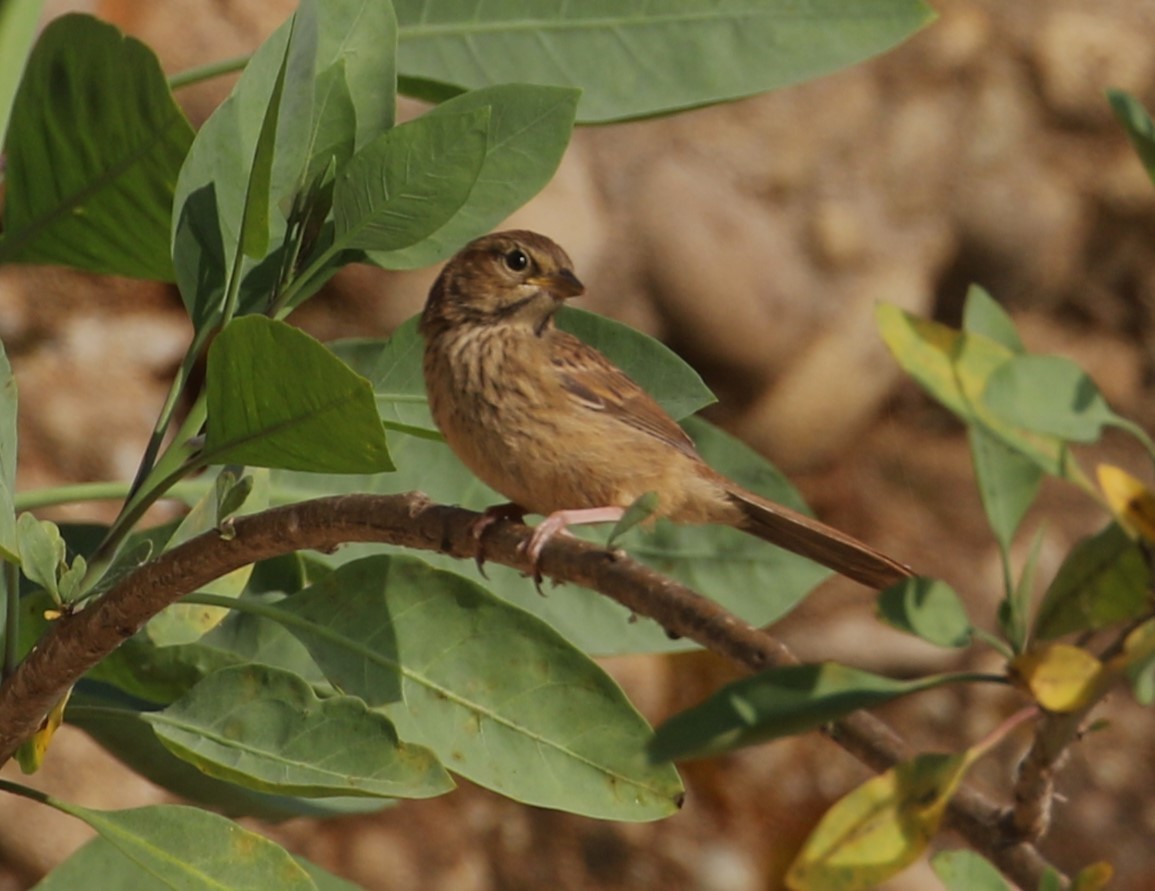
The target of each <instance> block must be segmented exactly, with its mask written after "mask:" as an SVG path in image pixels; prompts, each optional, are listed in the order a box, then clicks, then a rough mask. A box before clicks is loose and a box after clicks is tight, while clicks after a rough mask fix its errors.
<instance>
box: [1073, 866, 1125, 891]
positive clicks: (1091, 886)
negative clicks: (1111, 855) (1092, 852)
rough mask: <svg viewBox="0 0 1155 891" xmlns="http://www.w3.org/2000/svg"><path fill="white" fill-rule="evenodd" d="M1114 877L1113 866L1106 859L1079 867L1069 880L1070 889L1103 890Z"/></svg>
mask: <svg viewBox="0 0 1155 891" xmlns="http://www.w3.org/2000/svg"><path fill="white" fill-rule="evenodd" d="M1113 878H1115V868H1114V867H1113V866H1111V864H1110V863H1107V862H1106V861H1102V860H1101V861H1099V862H1098V863H1092V864H1091V865H1090V866H1087V867H1084V868H1083V869H1080V870H1079V872H1078V874H1077V875H1076V876H1075V879H1074V881H1072V882H1071V891H1103V889H1104V888H1106V887H1107V886H1108V885H1109V884H1110V883H1111V879H1113Z"/></svg>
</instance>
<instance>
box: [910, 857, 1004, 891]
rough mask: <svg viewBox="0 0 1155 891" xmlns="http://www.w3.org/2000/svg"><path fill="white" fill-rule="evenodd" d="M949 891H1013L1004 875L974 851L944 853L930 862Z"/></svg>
mask: <svg viewBox="0 0 1155 891" xmlns="http://www.w3.org/2000/svg"><path fill="white" fill-rule="evenodd" d="M930 865H931V868H932V869H933V870H934V874H935V875H936V876H938V877H939V881H941V882H942V883H943V884H944V885H946V887H947V891H1013V889H1012V888H1011V886H1010V885H1009V884H1007V881H1006V879H1004V878H1003V877H1002V874H1001V873H1000V872H999V871H998V870H997V869H995V868H994V866H992V865H991V863H990V862H989V861H987V860H984V859H983V858H982V857H980V856H979V855H978V854H976V853H975V852H974V851H943V852H941V853H939V854H936V855H935V856H934V857H933V858H931V861H930Z"/></svg>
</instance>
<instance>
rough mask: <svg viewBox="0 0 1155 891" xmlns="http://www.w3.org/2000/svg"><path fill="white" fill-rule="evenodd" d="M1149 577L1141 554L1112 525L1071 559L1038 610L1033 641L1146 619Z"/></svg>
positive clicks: (1075, 551)
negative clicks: (1140, 618) (1035, 638)
mask: <svg viewBox="0 0 1155 891" xmlns="http://www.w3.org/2000/svg"><path fill="white" fill-rule="evenodd" d="M1149 576H1150V573H1149V571H1148V568H1147V561H1146V559H1145V558H1144V556H1143V551H1142V548H1140V546H1139V545H1138V544H1136V543H1135V542H1134V541H1133V540H1132V539H1131V538H1130V536H1128V535H1127V533H1126V532H1124V531H1123V530H1122V529H1121V528H1120V527H1119V526H1118V525H1117V524H1115V523H1111V524H1110V525H1109V526H1107V527H1106V528H1105V529H1103V530H1102V531H1101V532H1099V533H1098V534H1096V535H1093V536H1091V537H1089V538H1085V539H1083V540H1082V541H1081V542H1079V543H1078V544H1077V545H1075V547H1074V548H1072V550H1071V552H1070V553H1069V554H1068V555H1067V559H1066V560H1064V561H1063V565H1062V566H1061V567H1060V568H1059V572H1058V574H1057V575H1056V576H1055V579H1054V581H1052V582H1051V585H1050V587H1049V588H1047V593H1046V594H1045V595H1044V596H1043V602H1042V604H1040V606H1039V614H1038V617H1037V619H1036V620H1035V636H1036V637H1039V638H1041V639H1043V640H1050V639H1052V638H1056V637H1060V636H1062V635H1064V634H1070V633H1071V632H1074V631H1094V630H1096V629H1099V628H1104V627H1106V626H1107V625H1112V624H1114V623H1115V622H1124V621H1126V620H1128V619H1133V618H1137V617H1138V616H1141V615H1143V613H1144V612H1146V611H1147V610H1148V609H1149V606H1150V604H1149V601H1148V597H1147V584H1148V581H1149Z"/></svg>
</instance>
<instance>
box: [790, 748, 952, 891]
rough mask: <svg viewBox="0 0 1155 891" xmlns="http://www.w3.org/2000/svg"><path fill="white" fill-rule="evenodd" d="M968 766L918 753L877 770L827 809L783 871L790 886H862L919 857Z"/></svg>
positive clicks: (805, 890)
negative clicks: (885, 769) (878, 771)
mask: <svg viewBox="0 0 1155 891" xmlns="http://www.w3.org/2000/svg"><path fill="white" fill-rule="evenodd" d="M969 766H970V759H969V757H968V756H967V755H943V754H924V755H918V756H916V757H915V758H913V759H911V760H910V761H904V762H903V763H901V764H899V765H897V766H896V767H894V768H892V769H890V770H888V771H886V772H885V773H882V774H879V775H878V776H876V777H874V778H873V779H871V780H868V781H867V782H866V783H864V784H863V785H861V786H859V787H858V788H857V789H855V790H854V791H853V792H851V793H850V794H849V795H846V796H845V797H844V798H842V799H841V800H840V801H838V803H837V804H835V805H834V807H832V808H831V809H830V810H828V811H827V812H826V813H825V814H824V815H823V817H822V820H821V821H820V822H819V824H818V826H817V828H816V829H815V830H814V832H813V833H811V835H810V837H809V838H808V839H807V840H806V842H805V844H804V845H803V847H802V850H801V852H799V854H798V857H797V858H796V859H795V860H794V862H793V863H792V864H791V865H790V869H789V871H788V872H787V873H786V884H787V886H788V887H790V888H791V889H793V891H828V889H831V888H837V889H839V891H859V889H861V891H867V889H871V888H874V887H876V886H877V885H878V884H879V883H881V882H883V881H885V880H886V879H888V878H890V877H891V876H893V875H895V874H897V873H899V872H900V871H902V870H903V869H905V868H906V867H907V866H909V865H910V864H912V863H913V862H914V861H915V860H917V859H918V858H919V856H921V854H922V853H923V851H925V850H926V847H927V845H928V844H929V843H930V840H931V838H933V837H934V834H935V833H936V832H937V831H938V827H939V824H940V823H941V822H942V816H943V813H944V812H945V811H946V806H947V803H948V802H949V801H950V799H951V796H952V795H954V792H955V789H957V788H958V784H959V783H960V782H961V780H962V777H963V774H964V773H965V772H966V770H967V768H968V767H969Z"/></svg>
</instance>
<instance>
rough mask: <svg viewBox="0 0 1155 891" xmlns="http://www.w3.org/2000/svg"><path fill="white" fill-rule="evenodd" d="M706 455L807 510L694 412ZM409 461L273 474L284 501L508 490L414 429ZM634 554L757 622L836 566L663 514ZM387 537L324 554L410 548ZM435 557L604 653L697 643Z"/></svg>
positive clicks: (595, 600) (627, 544) (640, 537)
mask: <svg viewBox="0 0 1155 891" xmlns="http://www.w3.org/2000/svg"><path fill="white" fill-rule="evenodd" d="M685 427H686V429H687V431H689V433H690V435H691V436H693V437H694V438H695V441H696V442H697V445H698V450H699V452H700V454H701V455H702V456H703V458H705V460H706V462H707V463H708V464H710V465H711V466H712V467H715V468H716V469H717V470H719V471H720V472H722V473H724V474H725V475H726V476H728V477H730V478H731V479H733V480H735V481H736V482H738V483H739V484H740V485H742V486H743V487H744V488H746V489H750V490H751V491H755V492H757V493H758V494H759V495H762V496H764V497H766V498H769V499H770V500H772V501H777V502H779V503H781V504H785V505H787V506H788V507H792V508H794V509H796V510H805V509H806V507H805V504H803V502H802V500H801V498H800V497H799V496H798V493H797V492H796V491H795V490H794V489H793V487H791V485H790V483H789V482H788V481H787V480H786V478H785V477H783V476H782V475H781V474H780V473H779V472H778V471H777V470H776V469H775V468H774V467H773V466H772V465H770V464H769V463H768V462H767V461H766V459H765V458H763V457H761V456H760V455H758V454H757V453H755V452H754V451H753V450H752V449H750V448H748V447H747V446H745V445H743V444H742V443H740V442H738V441H737V440H736V439H734V438H733V437H731V436H728V435H727V434H725V433H723V432H722V431H721V430H718V429H717V428H716V427H713V426H712V425H710V424H708V423H707V422H705V421H701V420H698V419H696V418H691V419H688V420H687V421H686V422H685ZM391 448H392V452H393V454H394V456H395V459H396V461H397V465H398V467H399V468H400V469H399V471H398V472H397V473H396V474H393V475H390V476H388V477H383V476H359V477H347V478H340V477H336V476H318V475H316V474H309V475H304V474H287V473H275V474H274V475H273V498H274V500H275V501H289V500H301V499H304V498H309V497H314V496H318V495H322V494H332V493H334V492H380V493H386V492H397V491H405V490H409V489H418V490H420V491H422V492H425V493H426V494H428V495H429V496H430V498H432V499H434V500H435V501H443V502H446V503H450V504H460V505H462V506H464V507H469V508H472V509H476V510H482V509H484V508H486V507H488V506H490V505H493V504H497V503H500V502H502V501H505V500H506V499H504V498H502V497H501V496H500V495H498V494H497V493H496V492H494V491H492V490H491V489H489V488H487V487H486V486H484V485H483V484H482V483H481V482H479V481H478V480H477V479H476V478H475V477H474V476H473V475H472V474H471V473H470V472H469V471H468V470H466V468H465V467H464V466H463V465H462V464H461V463H460V462H459V461H458V460H457V459H456V458H455V457H454V456H453V454H452V452H450V450H449V448H448V446H446V445H445V444H444V443H439V442H430V441H428V440H426V439H416V438H413V437H408V436H398V437H395V438H394V439H393V440H392V441H391ZM575 532H576V534H578V535H581V536H582V537H586V538H588V539H589V540H591V541H594V542H597V543H598V544H602V545H604V543H605V535H606V530H605V529H602V528H597V527H588V528H584V529H578V530H575ZM619 544H621V545H622V546H623V547H624V548H625V549H626V550H627V551H628V552H629V554H630V555H631V556H632V557H634V558H636V559H638V560H641V561H642V562H644V563H646V564H648V565H650V566H652V567H654V568H655V569H657V570H659V571H660V572H664V573H667V574H670V575H672V576H673V577H674V578H677V579H678V580H679V581H681V582H683V583H685V584H687V585H690V586H691V587H693V588H694V589H695V590H697V591H699V592H701V593H703V594H705V595H707V596H708V597H711V598H713V599H715V600H717V601H718V602H719V603H721V604H723V605H724V606H725V607H726V608H727V609H730V610H732V611H734V612H736V613H737V614H738V615H740V616H741V617H742V618H743V619H745V620H746V621H748V622H751V623H753V624H755V625H763V624H766V623H768V622H772V621H774V620H775V619H777V618H779V617H781V616H782V615H784V614H785V613H787V612H789V611H790V610H791V609H792V608H793V607H794V606H795V605H796V604H797V603H798V602H799V601H800V600H801V599H802V598H803V597H805V596H806V594H808V593H809V592H810V591H811V590H812V589H813V588H814V586H815V585H817V584H818V583H819V582H821V581H822V579H824V578H825V577H826V576H827V575H829V571H828V570H826V569H823V568H822V567H820V566H818V565H817V564H815V563H812V562H811V561H809V560H805V559H803V558H802V557H798V556H796V555H794V554H791V553H789V552H787V551H783V550H782V549H780V548H776V547H773V546H772V545H769V544H767V543H766V542H764V541H762V540H761V539H759V538H755V537H753V536H750V535H746V534H745V533H742V532H739V531H738V530H736V529H731V528H729V527H718V526H678V525H675V524H673V523H670V522H667V521H665V520H659V521H658V522H657V524H655V527H654V528H653V529H646V530H643V529H634V530H632V531H631V532H629V533H628V534H627V535H626V536H624V538H623V542H620V543H619ZM404 552H405V549H402V548H389V547H388V546H384V545H346V546H345V547H342V548H341V549H340V550H339V551H338V552H337V553H335V554H332V555H325V556H324V557H323V558H322V559H324V561H325V562H326V563H329V564H330V565H338V564H340V563H344V562H348V561H350V560H353V559H356V558H358V557H362V556H365V555H366V554H380V553H404ZM424 559H425V560H426V562H428V563H429V564H431V565H434V566H437V567H440V568H444V569H447V570H449V571H452V572H455V573H459V574H462V575H467V576H470V577H472V578H476V579H477V580H479V581H481V582H482V583H483V584H484V585H485V586H486V588H487V589H488V590H490V591H492V592H493V593H495V594H497V595H498V596H500V597H502V598H504V599H505V600H508V601H510V602H511V603H515V604H517V605H518V606H520V607H521V608H522V609H525V610H527V611H529V612H531V613H533V614H535V615H537V616H540V617H541V618H543V619H545V621H547V622H549V623H550V624H551V625H553V627H554V628H556V629H557V630H558V631H560V632H561V633H562V635H563V636H565V637H566V638H567V639H568V640H570V641H571V642H573V643H574V644H575V645H577V646H578V647H580V648H581V649H583V650H586V651H587V652H591V653H598V654H614V653H635V652H671V651H676V650H686V649H692V648H694V647H695V646H697V645H696V644H694V643H692V642H690V641H686V640H670V638H669V635H667V634H666V632H665V631H664V630H663V629H662V628H661V627H659V626H658V625H657V624H655V623H652V622H649V621H642V622H639V621H634V620H633V618H632V617H631V616H630V613H629V611H628V610H626V609H625V608H624V607H622V606H620V605H619V604H617V603H615V602H613V601H611V600H609V599H608V598H606V597H603V596H601V595H600V594H595V593H593V592H591V591H586V590H584V589H582V588H579V587H576V586H568V587H566V588H565V590H564V591H562V592H560V593H559V594H558V595H557V596H553V597H542V596H540V595H539V594H538V592H537V590H536V589H535V588H534V585H533V583H532V582H531V581H530V580H528V579H527V578H525V577H524V576H523V575H521V574H520V573H518V572H515V571H514V570H512V569H508V568H507V567H504V566H498V565H496V564H488V565H487V566H486V568H485V572H486V574H487V575H488V579H484V578H482V577H481V576H480V575H479V574H478V573H477V569H476V567H475V566H474V565H473V561H463V560H455V559H453V558H452V557H448V556H444V555H440V554H426V555H425V557H424Z"/></svg>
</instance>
